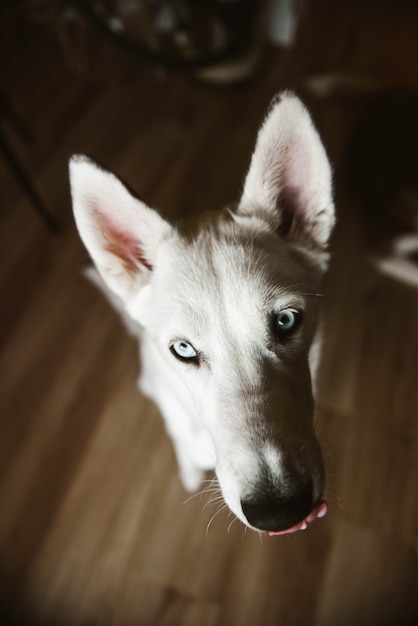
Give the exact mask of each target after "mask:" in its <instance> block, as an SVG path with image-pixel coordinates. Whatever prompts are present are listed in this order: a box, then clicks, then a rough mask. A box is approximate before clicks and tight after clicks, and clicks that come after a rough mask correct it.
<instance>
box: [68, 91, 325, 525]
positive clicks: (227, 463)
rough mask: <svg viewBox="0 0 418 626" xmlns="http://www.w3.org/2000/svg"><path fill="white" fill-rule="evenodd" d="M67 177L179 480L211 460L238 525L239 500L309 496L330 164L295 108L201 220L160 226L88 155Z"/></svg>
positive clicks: (272, 124)
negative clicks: (229, 196)
mask: <svg viewBox="0 0 418 626" xmlns="http://www.w3.org/2000/svg"><path fill="white" fill-rule="evenodd" d="M70 178H71V191H72V197H73V206H74V214H75V219H76V223H77V227H78V229H79V232H80V236H81V238H82V239H83V241H84V243H85V245H86V247H87V249H88V250H89V252H90V255H91V257H92V259H93V261H94V263H95V265H96V267H97V269H98V271H99V273H100V275H101V277H102V279H103V281H104V283H105V284H106V285H107V287H108V288H109V289H110V290H111V291H112V292H113V293H115V294H116V296H117V299H118V304H117V306H118V308H123V309H124V310H126V311H127V312H128V314H129V315H130V317H131V318H132V320H133V321H134V326H133V327H134V328H137V332H138V335H139V336H140V345H141V358H142V370H141V377H140V380H139V385H140V388H141V390H142V391H143V392H144V393H145V394H146V395H148V396H149V397H151V398H152V399H153V400H154V401H155V402H156V404H157V405H158V406H159V408H160V410H161V413H162V415H163V416H164V419H165V423H166V427H167V430H168V432H169V434H170V436H171V438H172V440H173V444H174V448H175V451H176V455H177V459H178V464H179V468H180V475H181V479H182V482H183V484H184V486H185V487H186V489H189V490H194V489H196V488H197V487H198V485H199V483H200V481H201V480H202V478H203V475H204V472H205V471H206V470H208V469H212V468H214V469H215V470H216V473H217V476H218V479H219V483H220V487H221V490H222V493H223V496H224V498H225V501H226V502H227V504H228V505H229V507H230V508H231V510H232V511H233V512H234V513H235V514H236V515H237V516H238V517H239V518H240V519H241V520H242V521H243V522H244V523H246V524H247V525H254V524H251V523H250V522H249V520H248V519H247V516H246V514H245V513H244V510H243V505H242V501H245V502H253V501H256V502H258V501H260V498H261V500H262V501H263V502H264V500H265V499H266V498H270V497H273V496H274V498H275V499H276V500H277V501H280V499H281V498H293V494H294V493H296V492H297V490H298V489H299V487H300V485H301V484H302V483H303V484H309V485H311V486H312V504H313V505H314V504H315V503H316V502H318V501H319V500H320V498H321V495H322V491H323V488H324V475H323V464H322V456H321V452H320V448H319V445H318V442H317V440H316V438H315V435H314V431H313V424H312V422H313V402H312V386H311V375H310V371H309V353H310V351H311V352H312V351H313V352H315V351H316V350H317V347H315V342H314V336H315V329H316V324H317V298H316V295H315V294H317V291H318V286H319V283H320V279H321V276H322V273H323V270H324V267H325V265H326V258H327V256H326V252H325V246H326V243H327V241H328V237H329V235H330V232H331V229H332V226H333V223H334V207H333V201H332V195H331V172H330V167H329V164H328V160H327V158H326V155H325V151H324V149H323V147H322V144H321V142H320V139H319V137H318V134H317V132H316V130H315V129H314V127H313V125H312V122H311V119H310V117H309V114H308V113H307V112H306V109H305V108H304V106H303V105H302V103H301V102H300V101H299V100H298V99H297V98H296V97H295V96H293V95H292V94H289V93H284V94H282V95H281V96H280V98H278V99H276V101H275V103H274V105H273V106H272V108H271V110H270V112H269V114H268V116H267V118H266V120H265V122H264V124H263V125H262V127H261V129H260V132H259V135H258V139H257V143H256V148H255V151H254V154H253V157H252V160H251V165H250V169H249V172H248V175H247V178H246V181H245V184H244V190H243V194H242V198H241V201H240V203H239V205H238V208H237V210H236V211H235V212H232V211H227V212H225V211H224V212H218V213H214V214H212V216H211V217H210V218H209V219H207V218H206V219H205V221H202V223H201V224H200V225H199V226H198V227H197V228H195V227H192V226H190V225H188V224H187V223H186V224H185V225H183V226H181V227H180V226H179V227H177V228H174V227H173V226H171V225H169V224H168V223H167V222H166V221H165V220H163V219H162V218H161V217H160V216H159V215H158V214H157V213H156V212H155V211H153V210H152V209H149V208H148V207H146V206H145V205H144V204H143V203H142V202H140V201H139V200H137V199H135V198H134V197H133V196H132V195H131V194H130V193H129V192H128V191H127V190H126V188H125V187H124V186H123V185H122V183H120V181H119V180H118V179H116V178H115V177H114V176H113V175H112V174H110V173H109V172H106V171H104V170H102V169H100V168H99V167H98V166H97V165H95V164H94V163H93V162H91V161H89V160H88V159H86V158H85V157H79V156H77V157H73V159H72V160H71V164H70ZM284 208H285V210H286V215H284ZM289 210H291V211H293V214H292V219H291V220H290V221H289ZM286 220H287V222H288V224H287V226H286V232H285V233H283V232H282V231H283V228H282V226H283V223H284V222H285V221H286ZM279 230H280V232H281V233H282V236H279V234H278V231H279ZM119 300H120V303H119ZM287 308H293V309H297V310H300V311H303V321H302V324H301V327H300V328H299V330H298V331H297V332H296V333H295V335H294V336H293V337H292V338H291V340H288V341H281V340H278V339H277V338H276V337H275V334H274V333H275V331H274V328H273V327H274V320H275V315H277V314H278V312H280V311H281V310H283V309H287ZM177 340H185V341H188V342H189V343H190V344H192V346H193V347H194V348H195V350H196V351H197V352H198V355H199V362H198V364H194V363H190V362H183V361H180V360H178V359H177V358H176V357H175V356H173V354H172V353H171V351H170V346H172V345H173V343H174V342H176V341H177ZM272 492H274V494H273V496H272V495H271V494H272ZM260 527H262V526H260ZM272 530H274V529H272Z"/></svg>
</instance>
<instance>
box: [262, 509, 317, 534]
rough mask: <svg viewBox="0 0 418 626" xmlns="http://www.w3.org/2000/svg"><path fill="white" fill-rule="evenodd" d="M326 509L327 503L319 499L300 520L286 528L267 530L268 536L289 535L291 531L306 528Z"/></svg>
mask: <svg viewBox="0 0 418 626" xmlns="http://www.w3.org/2000/svg"><path fill="white" fill-rule="evenodd" d="M327 511H328V505H327V503H326V502H325V500H321V501H320V502H319V503H318V504H317V505H316V506H314V508H313V509H312V511H311V512H310V513H309V515H308V516H307V517H305V519H303V520H302V521H301V522H298V523H297V524H295V525H294V526H291V527H290V528H287V529H286V530H277V531H269V533H268V534H269V535H270V537H273V536H277V535H290V534H291V533H295V532H297V531H298V530H306V529H307V528H308V526H309V524H312V522H313V521H315V520H316V519H321V518H322V517H325V515H326V514H327Z"/></svg>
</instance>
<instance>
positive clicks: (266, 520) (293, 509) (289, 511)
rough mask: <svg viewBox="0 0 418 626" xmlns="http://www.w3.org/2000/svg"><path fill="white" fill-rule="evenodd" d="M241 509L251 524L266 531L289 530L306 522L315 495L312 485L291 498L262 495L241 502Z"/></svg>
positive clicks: (299, 490) (303, 488) (269, 494)
mask: <svg viewBox="0 0 418 626" xmlns="http://www.w3.org/2000/svg"><path fill="white" fill-rule="evenodd" d="M241 507H242V510H243V513H244V515H245V517H246V518H247V520H248V522H249V524H251V526H254V527H255V528H258V529H259V530H266V531H273V532H274V531H280V530H287V529H289V528H291V527H292V526H294V525H295V524H298V523H299V522H301V521H302V520H304V519H305V518H306V517H307V516H308V515H309V513H310V512H311V510H312V507H313V495H312V486H311V485H310V484H308V485H305V486H304V487H302V488H299V489H298V491H297V493H294V494H293V495H291V496H283V495H279V496H277V495H273V494H271V492H270V493H264V494H262V495H259V494H257V495H256V496H253V497H250V498H247V499H244V500H241Z"/></svg>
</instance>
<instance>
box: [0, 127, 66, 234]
mask: <svg viewBox="0 0 418 626" xmlns="http://www.w3.org/2000/svg"><path fill="white" fill-rule="evenodd" d="M0 153H1V154H2V155H3V156H4V157H5V159H6V162H7V164H8V165H9V167H10V169H11V171H12V172H13V174H14V176H15V178H16V179H17V181H18V183H19V185H20V186H21V187H22V188H23V191H24V192H25V194H26V196H27V197H28V199H29V200H30V202H31V203H32V205H33V207H34V209H35V211H36V212H37V213H38V215H39V217H40V218H41V219H42V221H43V223H44V224H45V226H46V227H47V228H48V230H49V231H50V232H51V233H54V234H55V233H57V232H58V222H57V221H56V220H55V218H54V217H53V216H52V215H51V213H50V212H49V210H48V209H47V207H46V206H45V204H44V202H43V200H42V198H41V197H40V195H39V193H38V191H37V190H36V188H35V187H34V185H33V184H32V181H31V179H30V177H29V176H28V175H27V173H26V171H25V170H24V168H23V167H22V165H21V164H20V162H19V160H18V159H17V157H16V155H15V154H14V152H13V149H12V148H11V146H10V144H9V142H8V141H7V139H6V137H5V136H4V135H3V134H2V133H1V131H0Z"/></svg>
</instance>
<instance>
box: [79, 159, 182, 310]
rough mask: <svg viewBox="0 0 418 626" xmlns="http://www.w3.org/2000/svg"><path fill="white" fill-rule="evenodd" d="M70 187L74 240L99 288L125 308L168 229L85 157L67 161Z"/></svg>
mask: <svg viewBox="0 0 418 626" xmlns="http://www.w3.org/2000/svg"><path fill="white" fill-rule="evenodd" d="M70 186H71V195H72V201H73V211H74V217H75V221H76V224H77V228H78V231H79V233H80V237H81V239H82V241H83V243H84V245H85V246H86V248H87V250H88V252H89V254H90V256H91V258H92V259H93V261H94V263H95V265H96V267H97V269H98V271H99V273H100V275H101V277H102V278H103V280H104V282H105V283H106V284H107V286H108V287H109V288H110V289H111V290H112V291H113V292H115V293H116V294H117V295H118V296H119V297H120V298H121V299H122V300H123V301H124V302H127V301H128V300H129V298H130V296H132V295H134V294H135V293H136V292H137V291H138V289H139V288H140V287H141V286H143V285H144V284H146V282H147V281H148V279H149V277H150V275H151V272H152V269H153V264H154V258H155V254H156V249H157V247H158V245H159V243H161V241H162V240H163V239H165V238H166V237H168V236H169V235H170V233H171V231H172V227H171V226H170V225H169V224H168V222H166V221H165V220H163V219H162V218H161V217H160V216H159V215H158V213H156V212H155V211H153V210H152V209H150V208H148V207H147V206H146V205H145V204H143V203H142V202H141V201H140V200H137V199H136V198H134V196H133V195H132V194H131V193H130V192H129V191H128V189H127V188H126V187H125V186H124V185H123V184H122V183H121V181H120V180H119V179H117V178H116V177H115V176H114V175H113V174H111V173H110V172H107V171H105V170H103V169H101V168H100V167H99V166H98V165H96V164H95V163H94V162H93V161H91V160H89V159H88V158H87V157H85V156H80V155H76V156H73V157H72V159H71V160H70Z"/></svg>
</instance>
